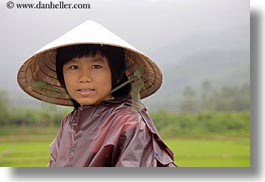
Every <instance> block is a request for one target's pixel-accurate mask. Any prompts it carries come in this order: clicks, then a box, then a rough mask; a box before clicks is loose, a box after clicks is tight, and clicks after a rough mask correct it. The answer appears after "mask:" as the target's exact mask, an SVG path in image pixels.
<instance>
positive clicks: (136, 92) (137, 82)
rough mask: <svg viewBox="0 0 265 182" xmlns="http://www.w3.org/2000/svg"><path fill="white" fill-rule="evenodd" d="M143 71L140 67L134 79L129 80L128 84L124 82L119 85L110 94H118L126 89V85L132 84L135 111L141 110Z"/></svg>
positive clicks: (133, 108)
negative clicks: (118, 91)
mask: <svg viewBox="0 0 265 182" xmlns="http://www.w3.org/2000/svg"><path fill="white" fill-rule="evenodd" d="M142 72H143V69H142V68H141V67H140V68H138V69H137V70H136V71H135V72H134V74H133V77H132V78H130V79H128V80H127V81H126V82H123V83H122V84H120V85H118V86H117V87H115V88H114V89H112V90H111V92H110V94H112V93H113V92H116V91H117V90H119V89H120V88H122V87H124V86H125V85H127V84H129V83H132V107H131V109H132V110H134V111H139V110H140V100H141V96H140V90H141V88H142V87H143V86H144V82H143V80H142V78H141V75H142Z"/></svg>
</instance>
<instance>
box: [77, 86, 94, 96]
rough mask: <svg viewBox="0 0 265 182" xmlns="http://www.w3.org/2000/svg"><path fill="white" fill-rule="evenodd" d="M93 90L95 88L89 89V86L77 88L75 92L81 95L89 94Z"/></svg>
mask: <svg viewBox="0 0 265 182" xmlns="http://www.w3.org/2000/svg"><path fill="white" fill-rule="evenodd" d="M94 91H95V89H91V88H83V89H77V92H78V93H79V94H80V95H81V96H83V97H86V96H89V95H91V94H92V93H93V92H94Z"/></svg>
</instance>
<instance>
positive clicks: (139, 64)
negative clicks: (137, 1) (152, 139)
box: [17, 42, 162, 106]
mask: <svg viewBox="0 0 265 182" xmlns="http://www.w3.org/2000/svg"><path fill="white" fill-rule="evenodd" d="M77 44H95V43H84V42H82V43H74V44H65V45H60V46H57V47H52V48H49V49H47V50H42V51H41V52H38V53H36V54H35V55H33V56H32V57H30V58H29V59H27V60H26V61H25V63H24V64H23V65H22V66H21V67H20V69H19V71H18V75H17V81H18V83H19V86H20V87H21V88H22V89H23V90H24V91H25V92H26V93H27V94H29V95H31V96H32V97H34V98H36V99H38V100H41V101H44V102H48V103H52V104H58V105H63V106H72V105H73V103H72V101H71V98H70V96H69V95H68V94H67V92H66V91H65V89H64V88H63V87H62V85H61V84H60V83H59V81H58V79H57V74H56V52H57V48H59V47H64V46H70V45H77ZM100 45H109V46H115V47H121V48H123V49H124V52H125V62H126V71H125V73H126V75H127V77H128V79H130V78H132V77H133V74H134V72H135V71H136V70H137V69H139V68H142V69H141V70H143V72H142V75H141V79H142V81H143V82H144V86H143V87H142V88H141V90H140V97H141V99H143V98H146V97H148V96H150V95H152V94H153V93H155V92H156V91H157V90H158V89H159V88H160V86H161V84H162V73H161V71H160V69H159V67H158V66H157V65H156V64H155V63H154V62H153V61H152V60H151V59H150V58H148V57H147V56H145V55H144V54H142V53H140V52H138V51H135V50H132V49H130V48H127V47H122V46H119V45H111V44H102V43H100Z"/></svg>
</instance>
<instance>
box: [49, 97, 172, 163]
mask: <svg viewBox="0 0 265 182" xmlns="http://www.w3.org/2000/svg"><path fill="white" fill-rule="evenodd" d="M133 107H134V106H132V102H131V100H130V99H116V100H112V101H105V102H103V103H102V104H101V105H98V106H82V107H79V108H78V109H77V110H74V111H73V112H71V113H70V114H69V115H68V116H66V117H65V118H64V119H63V121H62V122H61V127H60V130H59V131H58V133H57V136H56V138H55V139H54V140H53V142H52V143H51V145H50V163H49V166H50V167H162V166H164V167H175V164H174V163H173V153H172V152H171V150H170V149H169V148H168V147H167V146H166V145H165V144H164V142H163V141H162V140H161V138H160V136H159V134H158V132H157V130H156V128H155V125H154V124H153V121H152V120H151V118H150V116H149V115H148V113H147V110H146V108H145V107H144V106H143V105H142V104H141V108H140V111H134V110H133V109H132V108H133Z"/></svg>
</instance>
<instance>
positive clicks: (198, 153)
mask: <svg viewBox="0 0 265 182" xmlns="http://www.w3.org/2000/svg"><path fill="white" fill-rule="evenodd" d="M56 130H57V128H49V127H47V128H1V129H0V166H5V167H45V166H46V165H47V164H48V161H49V149H48V145H49V143H50V142H51V141H52V139H53V137H54V136H55V133H56ZM165 142H166V144H167V145H168V146H169V147H170V148H171V149H172V150H173V152H174V155H175V156H174V157H175V163H176V164H177V165H178V166H179V167H250V139H249V137H247V136H245V137H238V136H237V137H235V136H231V137H227V136H226V137H223V136H211V137H186V138H181V137H176V138H174V139H166V140H165Z"/></svg>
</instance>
